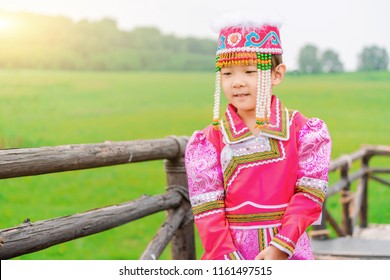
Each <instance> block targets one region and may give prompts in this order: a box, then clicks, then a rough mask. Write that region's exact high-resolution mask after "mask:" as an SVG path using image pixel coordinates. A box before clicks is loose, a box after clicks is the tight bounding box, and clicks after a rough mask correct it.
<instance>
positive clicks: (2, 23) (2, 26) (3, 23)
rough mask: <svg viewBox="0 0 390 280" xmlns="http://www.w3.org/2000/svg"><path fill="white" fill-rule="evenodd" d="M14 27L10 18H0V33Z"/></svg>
mask: <svg viewBox="0 0 390 280" xmlns="http://www.w3.org/2000/svg"><path fill="white" fill-rule="evenodd" d="M13 27H15V22H14V20H12V19H11V18H8V17H2V16H0V32H6V31H10V30H12V29H13Z"/></svg>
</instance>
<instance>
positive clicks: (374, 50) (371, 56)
mask: <svg viewBox="0 0 390 280" xmlns="http://www.w3.org/2000/svg"><path fill="white" fill-rule="evenodd" d="M388 67H389V56H388V54H387V51H386V49H385V48H379V47H378V46H371V47H365V48H364V49H363V51H362V52H361V53H360V54H359V64H358V70H360V71H376V70H387V69H388Z"/></svg>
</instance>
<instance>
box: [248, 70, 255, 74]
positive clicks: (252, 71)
mask: <svg viewBox="0 0 390 280" xmlns="http://www.w3.org/2000/svg"><path fill="white" fill-rule="evenodd" d="M246 73H247V74H253V73H257V71H255V70H248V71H246Z"/></svg>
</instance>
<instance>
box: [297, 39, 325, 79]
mask: <svg viewBox="0 0 390 280" xmlns="http://www.w3.org/2000/svg"><path fill="white" fill-rule="evenodd" d="M298 67H299V72H300V73H306V74H314V73H320V72H321V63H320V60H319V55H318V48H317V47H316V46H314V45H311V44H309V45H306V46H304V47H303V48H301V50H300V51H299V56H298Z"/></svg>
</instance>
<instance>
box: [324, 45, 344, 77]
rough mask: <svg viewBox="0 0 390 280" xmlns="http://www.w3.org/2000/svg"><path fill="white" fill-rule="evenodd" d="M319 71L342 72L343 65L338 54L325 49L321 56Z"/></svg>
mask: <svg viewBox="0 0 390 280" xmlns="http://www.w3.org/2000/svg"><path fill="white" fill-rule="evenodd" d="M320 63H321V71H322V72H324V73H335V72H343V71H344V66H343V64H342V63H341V61H340V59H339V55H338V54H337V53H336V52H334V51H333V50H326V51H325V52H324V53H323V54H322V56H321V61H320Z"/></svg>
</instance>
